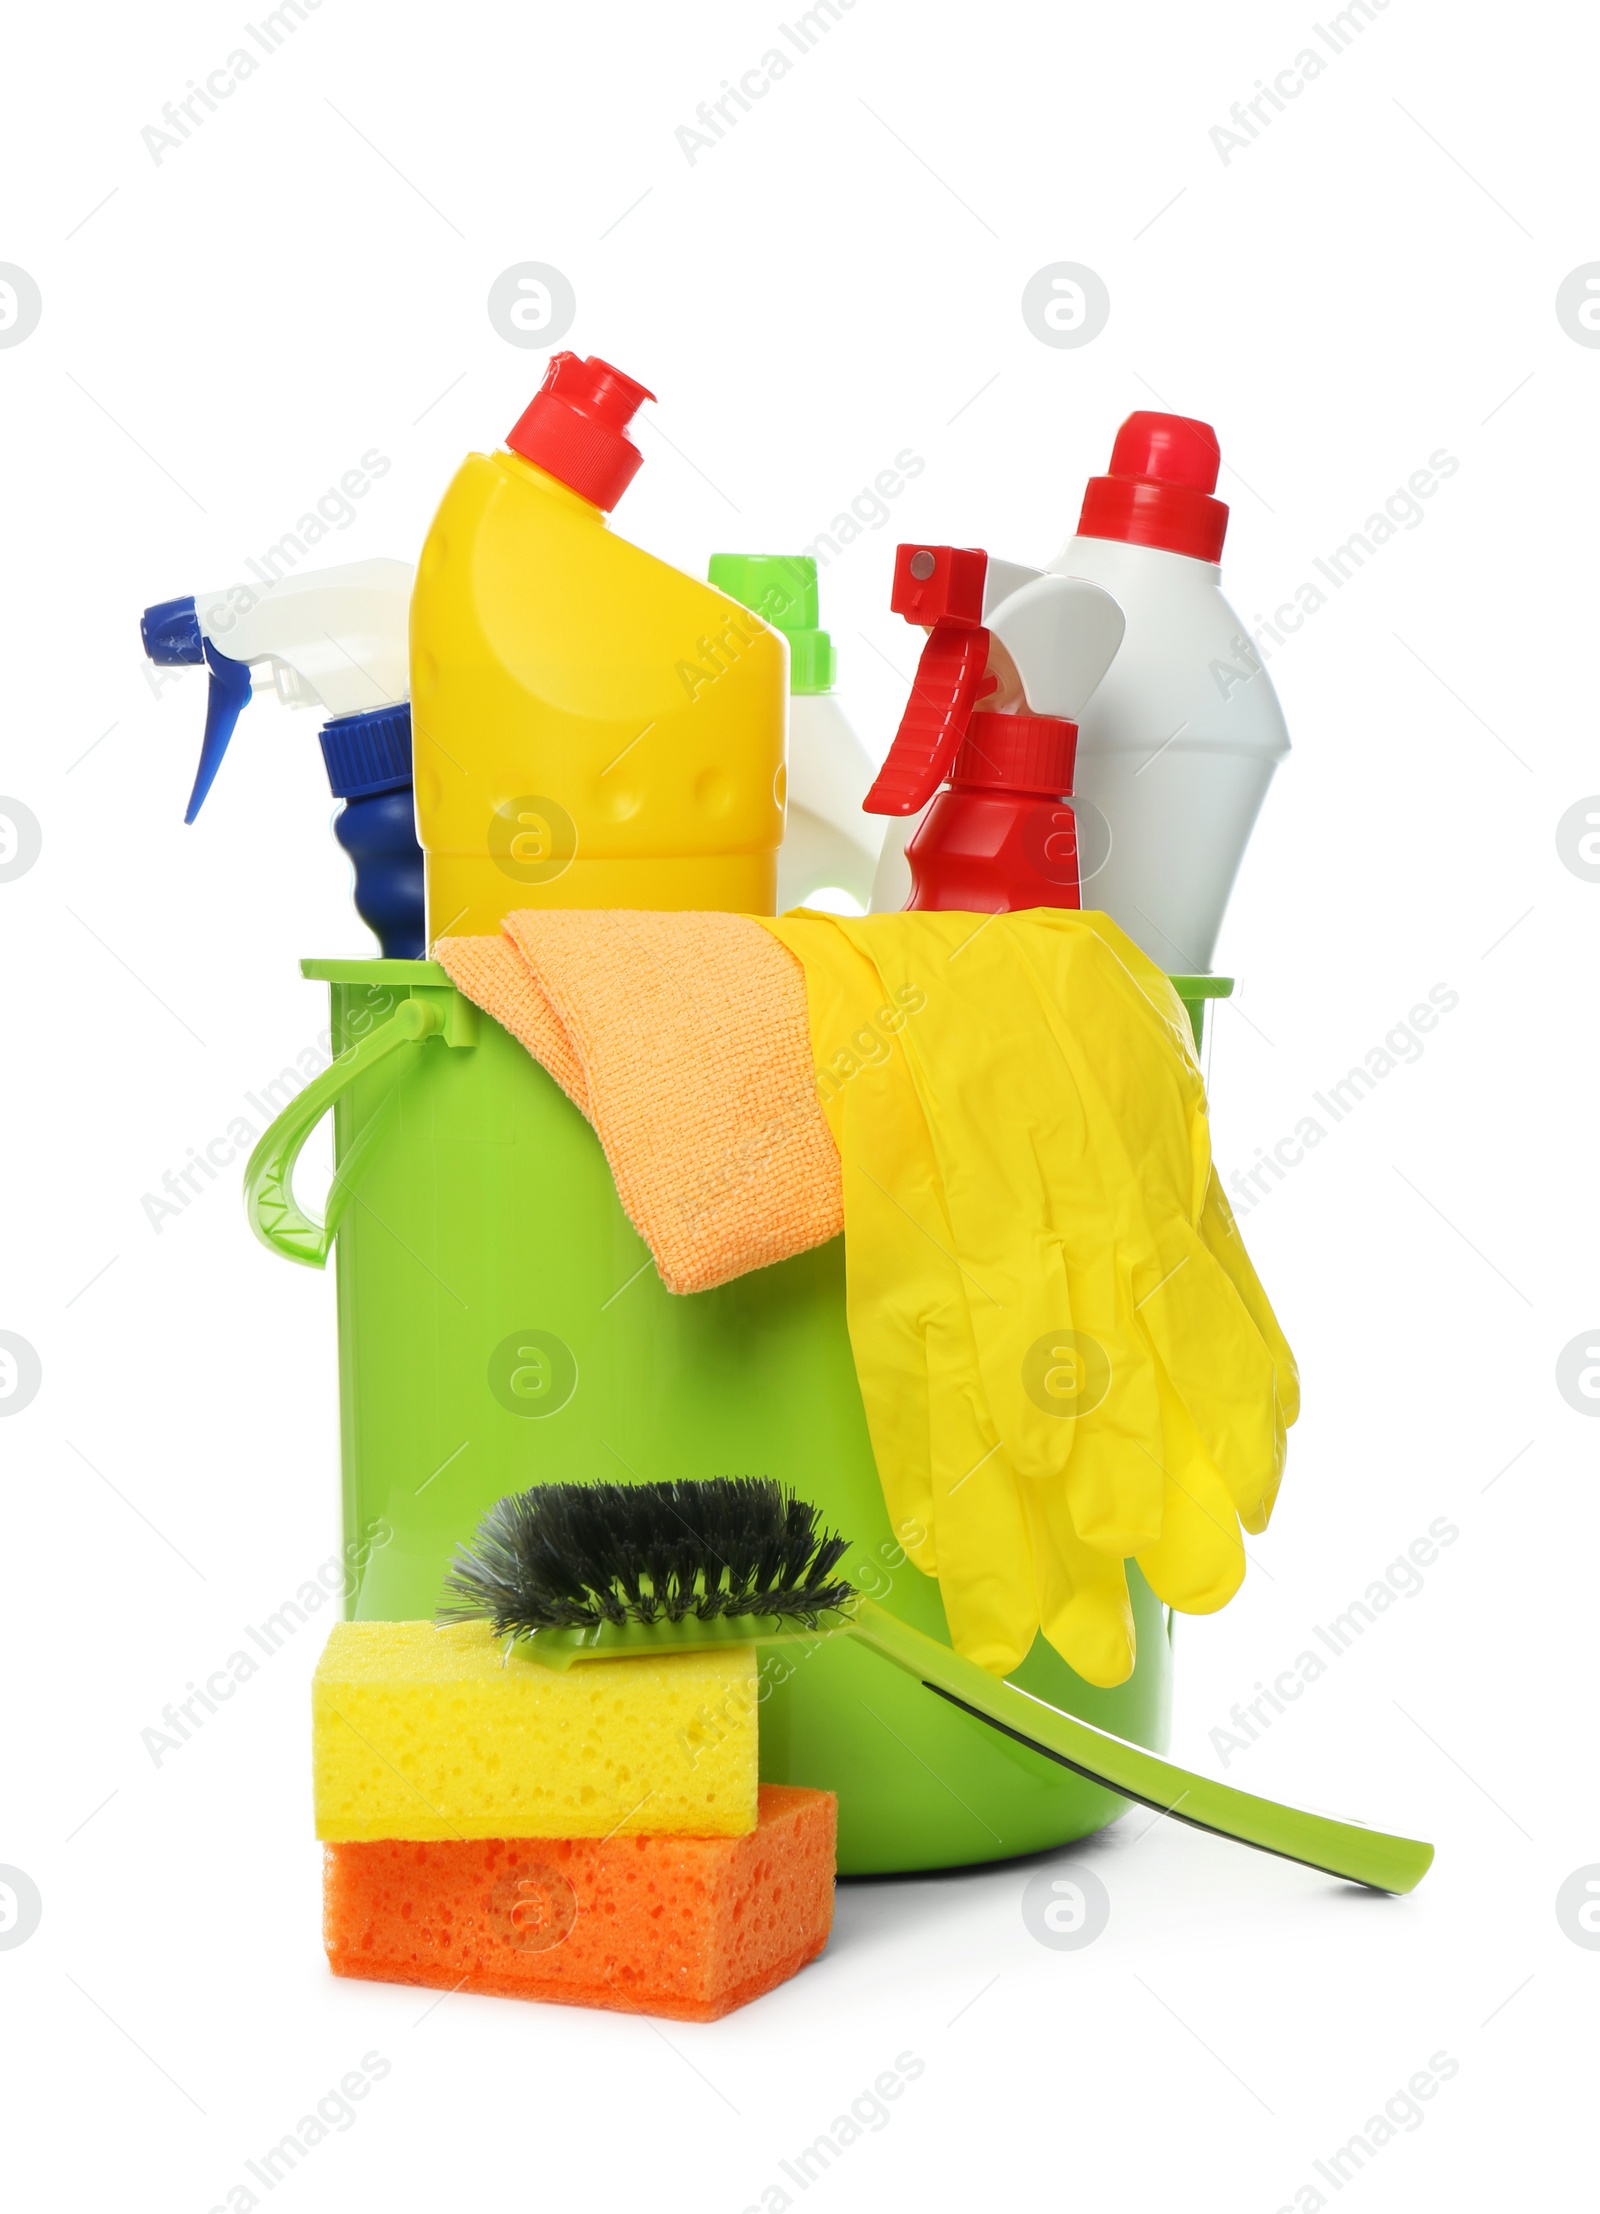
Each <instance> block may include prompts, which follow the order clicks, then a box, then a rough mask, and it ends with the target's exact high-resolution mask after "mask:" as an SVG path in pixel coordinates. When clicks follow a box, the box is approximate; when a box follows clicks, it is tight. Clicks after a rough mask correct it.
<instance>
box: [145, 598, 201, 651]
mask: <svg viewBox="0 0 1600 2214" xmlns="http://www.w3.org/2000/svg"><path fill="white" fill-rule="evenodd" d="M139 636H140V638H141V639H142V640H143V641H144V650H145V658H146V660H148V661H154V662H156V663H157V664H158V665H159V666H160V667H161V668H164V669H192V668H197V667H198V666H199V664H200V663H201V662H202V661H204V659H205V646H204V641H203V640H202V638H201V636H200V618H199V616H198V615H197V614H196V613H195V606H194V598H193V595H192V594H191V595H190V597H188V598H187V599H181V600H157V602H156V604H155V606H154V607H147V608H146V609H145V611H144V613H143V614H142V615H141V616H140V617H139Z"/></svg>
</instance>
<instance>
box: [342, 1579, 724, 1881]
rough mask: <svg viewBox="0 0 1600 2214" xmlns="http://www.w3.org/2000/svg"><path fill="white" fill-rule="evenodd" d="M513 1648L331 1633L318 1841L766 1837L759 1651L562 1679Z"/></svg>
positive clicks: (581, 1668) (469, 1633) (594, 1669)
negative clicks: (762, 1828)
mask: <svg viewBox="0 0 1600 2214" xmlns="http://www.w3.org/2000/svg"><path fill="white" fill-rule="evenodd" d="M502 1650H503V1648H502V1646H501V1643H500V1641H499V1640H498V1639H497V1638H496V1637H495V1635H494V1633H493V1632H492V1631H491V1630H490V1629H489V1627H488V1626H487V1624H479V1623H467V1624H462V1625H460V1626H457V1627H453V1628H450V1629H435V1627H434V1626H433V1624H432V1623H431V1622H341V1623H338V1624H337V1625H336V1626H335V1628H334V1630H333V1633H332V1635H331V1636H330V1637H329V1639H328V1643H327V1646H326V1648H325V1650H324V1652H323V1655H322V1658H321V1660H320V1661H319V1662H318V1663H317V1672H316V1675H315V1677H314V1679H313V1681H312V1686H311V1711H312V1736H313V1748H314V1765H315V1780H316V1809H317V1835H318V1837H319V1838H322V1839H323V1840H324V1841H325V1842H327V1843H330V1844H342V1843H348V1842H361V1841H366V1840H371V1839H377V1838H415V1839H419V1840H433V1839H438V1838H476V1837H612V1836H616V1835H618V1834H623V1835H625V1834H627V1833H629V1832H634V1833H638V1834H640V1835H643V1834H647V1833H652V1832H654V1833H660V1832H665V1833H668V1834H672V1835H678V1836H689V1837H742V1836H744V1835H745V1834H746V1833H747V1832H748V1831H750V1830H753V1829H754V1828H755V1826H756V1658H755V1648H754V1647H753V1646H749V1645H730V1646H728V1647H727V1648H726V1649H725V1650H723V1651H720V1652H716V1653H683V1654H674V1655H670V1656H668V1657H665V1658H663V1659H660V1660H617V1661H599V1660H592V1661H580V1662H579V1663H577V1665H576V1666H574V1667H573V1668H572V1669H570V1670H569V1671H568V1672H567V1673H566V1674H565V1675H557V1674H555V1673H554V1672H553V1671H552V1670H550V1669H547V1668H543V1667H541V1666H540V1664H539V1663H538V1662H537V1661H531V1660H527V1659H525V1658H523V1657H521V1656H519V1655H517V1654H515V1653H513V1654H512V1656H511V1657H510V1658H509V1659H502Z"/></svg>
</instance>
